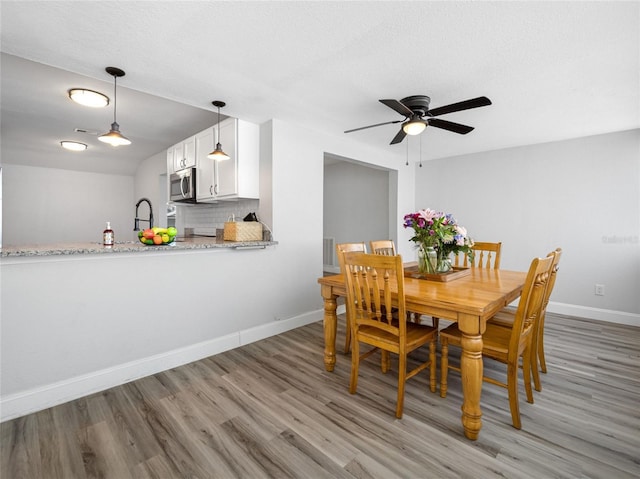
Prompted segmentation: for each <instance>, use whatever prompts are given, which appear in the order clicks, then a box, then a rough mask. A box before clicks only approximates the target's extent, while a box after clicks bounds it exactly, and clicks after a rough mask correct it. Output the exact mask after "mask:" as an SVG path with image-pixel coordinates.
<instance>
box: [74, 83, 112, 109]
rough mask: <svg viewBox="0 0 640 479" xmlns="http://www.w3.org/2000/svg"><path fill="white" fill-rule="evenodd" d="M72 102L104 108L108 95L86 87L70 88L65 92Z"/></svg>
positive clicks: (107, 101) (107, 102)
mask: <svg viewBox="0 0 640 479" xmlns="http://www.w3.org/2000/svg"><path fill="white" fill-rule="evenodd" d="M67 93H68V94H69V98H70V99H71V100H73V101H74V102H76V103H78V104H80V105H83V106H88V107H91V108H104V107H105V106H107V105H108V104H109V97H108V96H107V95H103V94H102V93H100V92H97V91H93V90H87V89H86V88H72V89H71V90H69V91H68V92H67Z"/></svg>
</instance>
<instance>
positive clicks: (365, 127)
mask: <svg viewBox="0 0 640 479" xmlns="http://www.w3.org/2000/svg"><path fill="white" fill-rule="evenodd" d="M402 121H404V120H394V121H385V122H384V123H376V124H375V125H369V126H361V127H360V128H354V129H353V130H347V131H345V133H351V132H353V131H359V130H365V129H367V128H373V127H374V126H382V125H390V124H391V123H400V122H402Z"/></svg>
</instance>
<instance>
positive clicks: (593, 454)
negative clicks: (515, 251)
mask: <svg viewBox="0 0 640 479" xmlns="http://www.w3.org/2000/svg"><path fill="white" fill-rule="evenodd" d="M442 323H443V324H441V326H444V325H445V324H446V321H445V320H442ZM344 324H345V321H344V316H343V315H342V316H341V317H340V318H339V320H338V338H337V343H338V345H340V344H342V343H343V341H344V334H345V329H344ZM323 341H324V330H323V325H322V323H321V322H318V323H313V324H309V325H307V326H304V327H301V328H298V329H296V330H293V331H288V332H286V333H283V334H281V335H278V336H275V337H272V338H268V339H265V340H263V341H259V342H256V343H253V344H249V345H246V346H243V347H241V348H237V349H235V350H232V351H227V352H225V353H222V354H218V355H215V356H211V357H209V358H205V359H203V360H201V361H196V362H194V363H191V364H187V365H185V366H181V367H178V368H173V369H170V370H168V371H164V372H162V373H159V374H155V375H153V376H150V377H147V378H143V379H140V380H137V381H133V382H131V383H128V384H124V385H122V386H118V387H116V388H112V389H110V390H107V391H103V392H100V393H96V394H92V395H90V396H87V397H85V398H81V399H78V400H76V401H71V402H69V403H66V404H62V405H60V406H56V407H54V408H50V409H47V410H44V411H40V412H37V413H35V414H30V415H27V416H24V417H21V418H17V419H14V420H11V421H6V422H4V423H2V424H1V425H0V438H1V441H2V442H1V450H0V461H1V464H0V477H2V479H5V478H10V479H43V478H51V479H84V478H97V477H102V478H109V477H114V478H117V479H126V478H129V477H132V478H136V479H174V478H175V479H181V478H207V479H208V478H223V479H229V478H252V479H253V478H272V477H286V478H310V477H313V478H324V477H327V478H328V477H332V478H333V477H337V478H384V479H388V478H394V477H398V478H430V477H437V478H458V477H464V478H466V477H469V478H471V477H473V478H475V477H482V478H483V479H484V478H504V477H508V478H516V479H518V478H522V479H528V478H536V479H537V478H545V479H546V478H560V479H565V478H566V479H573V478H589V479H600V478H602V479H608V478H612V477H615V478H616V479H618V478H622V479H626V478H637V477H640V453H639V452H638V451H640V408H639V407H638V397H640V328H636V327H630V326H624V325H615V324H610V323H602V322H598V321H592V320H586V319H582V318H572V317H567V316H561V315H555V314H548V315H547V319H546V324H545V351H546V360H547V367H548V373H547V374H542V375H541V376H542V377H541V379H542V391H541V392H537V391H536V392H535V394H534V403H533V404H529V403H527V402H526V401H525V394H524V387H523V383H522V371H520V384H519V388H518V390H519V395H520V410H521V415H522V429H521V430H516V429H514V428H513V427H512V426H511V416H510V413H509V401H508V398H507V391H506V390H505V389H503V388H499V387H495V386H493V385H490V384H484V385H483V391H482V398H481V401H482V403H481V404H482V412H483V416H482V421H483V428H482V431H481V433H480V437H479V439H478V440H477V441H469V440H467V439H466V438H465V437H464V435H463V431H462V425H461V422H460V416H461V411H460V407H461V405H462V391H461V383H460V375H459V374H455V373H451V374H450V375H449V390H448V394H447V397H446V398H441V397H440V396H439V394H437V393H436V394H434V393H432V392H431V391H429V375H428V372H427V371H425V372H423V373H421V374H419V375H417V376H415V377H414V378H412V379H410V380H409V381H408V382H407V385H406V392H405V407H404V416H403V419H401V420H397V419H396V418H395V416H394V411H395V402H396V386H397V369H396V368H397V361H395V360H394V361H392V367H391V370H390V371H389V372H388V373H387V374H382V373H381V371H380V357H379V355H373V356H372V357H370V358H369V359H368V360H366V361H365V362H363V363H362V364H361V367H360V375H359V381H358V390H357V393H356V394H355V395H351V394H349V390H348V386H349V374H350V367H351V365H350V356H349V355H345V354H343V353H341V352H339V353H338V354H337V363H336V367H335V370H334V372H331V373H329V372H327V371H326V370H325V369H324V364H323V350H324V347H323ZM427 354H428V351H426V350H425V351H420V350H419V351H416V352H415V354H413V355H412V359H411V360H415V361H418V360H426V359H427V356H426V355H427ZM457 354H458V353H456V352H451V354H450V359H451V362H452V363H456V362H458V361H459V358H458V357H456V355H457ZM439 368H440V365H439V364H438V374H439V373H440V371H439ZM484 369H485V373H486V374H488V375H494V376H496V377H504V375H505V370H504V367H503V365H500V364H498V363H496V362H495V361H485V368H484ZM438 377H439V376H438Z"/></svg>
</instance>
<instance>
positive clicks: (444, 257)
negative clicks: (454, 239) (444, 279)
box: [436, 251, 452, 273]
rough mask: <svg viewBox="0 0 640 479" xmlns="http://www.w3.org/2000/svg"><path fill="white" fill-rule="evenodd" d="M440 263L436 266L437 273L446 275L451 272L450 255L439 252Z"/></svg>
mask: <svg viewBox="0 0 640 479" xmlns="http://www.w3.org/2000/svg"><path fill="white" fill-rule="evenodd" d="M437 256H438V262H437V266H436V273H446V272H447V271H451V267H452V266H451V257H450V255H448V254H444V253H443V252H440V251H438V254H437Z"/></svg>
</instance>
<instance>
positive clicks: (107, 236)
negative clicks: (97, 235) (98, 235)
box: [102, 221, 115, 248]
mask: <svg viewBox="0 0 640 479" xmlns="http://www.w3.org/2000/svg"><path fill="white" fill-rule="evenodd" d="M114 242H115V237H114V234H113V230H112V229H111V222H110V221H107V227H106V229H105V230H104V231H103V232H102V244H103V245H104V246H106V247H107V248H111V247H112V246H113V243H114Z"/></svg>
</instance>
